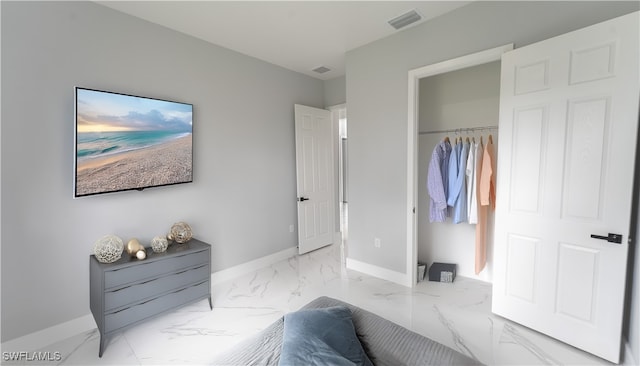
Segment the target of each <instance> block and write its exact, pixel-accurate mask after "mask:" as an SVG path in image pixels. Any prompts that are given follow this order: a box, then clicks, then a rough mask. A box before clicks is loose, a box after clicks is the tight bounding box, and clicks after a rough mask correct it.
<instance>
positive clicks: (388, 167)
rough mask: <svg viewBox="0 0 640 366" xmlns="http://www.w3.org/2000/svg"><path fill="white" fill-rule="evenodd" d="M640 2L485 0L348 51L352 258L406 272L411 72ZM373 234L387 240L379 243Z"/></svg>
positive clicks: (634, 313) (540, 36)
mask: <svg viewBox="0 0 640 366" xmlns="http://www.w3.org/2000/svg"><path fill="white" fill-rule="evenodd" d="M639 5H640V4H639V3H638V2H612V1H603V2H592V1H585V2H519V1H514V2H506V1H505V2H484V1H480V2H474V3H471V4H470V5H467V6H465V7H462V8H460V9H457V10H455V11H453V12H451V13H449V14H446V15H444V16H441V17H439V18H436V19H434V20H432V21H430V22H427V23H425V24H423V25H419V26H416V27H414V28H411V29H408V30H406V31H403V32H400V33H398V34H396V35H394V36H391V37H388V38H385V39H383V40H380V41H377V42H373V43H370V44H368V45H366V46H363V47H360V48H358V49H355V50H352V51H350V52H348V53H347V64H346V75H347V77H346V85H348V88H347V101H348V116H349V169H350V170H349V251H348V253H349V257H350V258H352V259H355V260H357V261H361V262H365V263H368V264H372V265H375V266H379V267H382V268H386V269H389V270H392V271H397V272H401V273H406V271H407V268H406V263H405V262H406V242H407V235H406V229H407V222H406V221H407V219H406V217H407V213H408V212H409V209H410V208H409V207H407V202H406V199H407V104H408V101H407V95H408V84H407V83H408V71H409V70H412V69H415V68H418V67H422V66H424V65H429V64H433V63H436V62H440V61H444V60H448V59H451V58H454V57H458V56H462V55H466V54H470V53H473V52H477V51H481V50H485V49H489V48H493V47H497V46H501V45H504V44H508V43H515V47H516V48H517V47H522V46H525V45H527V44H530V43H533V42H536V41H541V40H544V39H547V38H550V37H553V36H556V35H560V34H563V33H566V32H569V31H572V30H576V29H579V28H582V27H585V26H588V25H591V24H594V23H597V22H600V21H604V20H607V19H611V18H614V17H617V16H620V15H624V14H627V13H630V12H632V11H637V10H638V9H639ZM374 237H378V238H381V239H382V241H381V244H382V245H381V247H380V248H375V247H374V245H373V238H374ZM637 258H638V255H636V259H637ZM636 267H637V266H636ZM636 273H637V272H636ZM635 278H636V280H637V278H638V275H637V274H636V277H635ZM632 288H633V292H632V293H631V295H633V296H634V301H632V302H630V303H629V308H630V309H631V310H630V312H631V314H630V319H633V321H634V322H635V324H636V329H635V330H633V331H632V332H628V331H627V337H628V338H629V343H630V344H631V347H632V348H633V349H634V353H635V356H636V360H637V359H638V348H639V342H640V340H639V339H638V331H637V322H638V320H637V319H638V309H639V308H640V304H638V294H637V292H638V290H639V286H638V283H634V284H632ZM629 333H631V334H629Z"/></svg>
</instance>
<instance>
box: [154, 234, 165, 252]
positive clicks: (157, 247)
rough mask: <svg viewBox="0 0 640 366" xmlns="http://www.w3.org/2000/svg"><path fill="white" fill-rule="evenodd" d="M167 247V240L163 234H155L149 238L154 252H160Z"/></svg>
mask: <svg viewBox="0 0 640 366" xmlns="http://www.w3.org/2000/svg"><path fill="white" fill-rule="evenodd" d="M168 247H169V241H168V240H167V238H165V237H164V236H156V237H155V238H153V239H151V249H152V250H153V251H154V253H162V252H164V251H165V250H167V248H168Z"/></svg>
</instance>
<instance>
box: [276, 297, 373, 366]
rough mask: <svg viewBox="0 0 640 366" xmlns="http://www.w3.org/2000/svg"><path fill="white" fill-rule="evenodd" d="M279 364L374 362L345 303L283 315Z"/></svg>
mask: <svg viewBox="0 0 640 366" xmlns="http://www.w3.org/2000/svg"><path fill="white" fill-rule="evenodd" d="M280 365H282V366H290V365H291V366H294V365H295V366H298V365H365V366H373V364H372V363H371V361H370V360H369V358H368V357H367V355H366V353H365V352H364V349H363V348H362V345H361V344H360V341H359V340H358V336H357V335H356V330H355V328H354V326H353V321H352V319H351V311H350V310H349V309H348V308H347V307H345V306H334V307H328V308H322V309H305V310H299V311H296V312H293V313H289V314H287V315H285V316H284V333H283V339H282V353H281V355H280Z"/></svg>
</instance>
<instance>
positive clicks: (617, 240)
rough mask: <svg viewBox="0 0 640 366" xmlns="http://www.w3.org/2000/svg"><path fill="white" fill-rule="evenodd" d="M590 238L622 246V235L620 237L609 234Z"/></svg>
mask: <svg viewBox="0 0 640 366" xmlns="http://www.w3.org/2000/svg"><path fill="white" fill-rule="evenodd" d="M591 237H592V238H594V239H601V240H606V241H608V242H609V243H616V244H622V235H620V234H611V233H609V235H608V236H602V235H596V234H591Z"/></svg>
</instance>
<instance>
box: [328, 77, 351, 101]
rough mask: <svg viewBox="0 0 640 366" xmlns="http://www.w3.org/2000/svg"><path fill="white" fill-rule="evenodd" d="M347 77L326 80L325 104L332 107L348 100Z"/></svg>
mask: <svg viewBox="0 0 640 366" xmlns="http://www.w3.org/2000/svg"><path fill="white" fill-rule="evenodd" d="M346 80H347V78H346V77H345V76H340V77H337V78H333V79H330V80H325V81H324V106H325V107H332V106H335V105H339V104H344V103H346V102H347V84H346Z"/></svg>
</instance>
